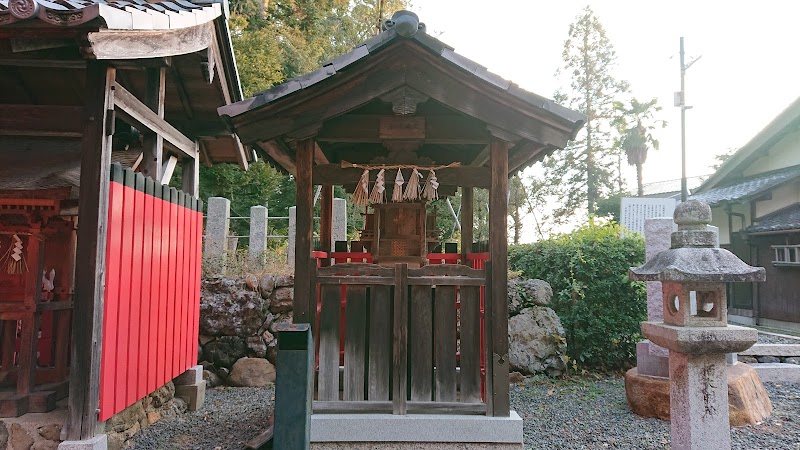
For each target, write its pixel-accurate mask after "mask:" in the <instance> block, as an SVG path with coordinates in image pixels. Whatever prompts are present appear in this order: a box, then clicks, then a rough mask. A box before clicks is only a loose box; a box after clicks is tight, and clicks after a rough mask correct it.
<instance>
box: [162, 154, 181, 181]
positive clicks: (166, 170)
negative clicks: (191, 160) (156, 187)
mask: <svg viewBox="0 0 800 450" xmlns="http://www.w3.org/2000/svg"><path fill="white" fill-rule="evenodd" d="M177 166H178V157H177V156H175V155H169V158H167V162H165V163H164V167H163V168H162V169H161V178H160V179H159V182H160V183H161V184H169V182H170V180H172V174H174V173H175V167H177Z"/></svg>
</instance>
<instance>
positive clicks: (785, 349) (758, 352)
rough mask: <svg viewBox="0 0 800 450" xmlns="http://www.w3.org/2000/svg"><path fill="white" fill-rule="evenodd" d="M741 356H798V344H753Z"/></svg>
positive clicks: (799, 351) (799, 346) (799, 348)
mask: <svg viewBox="0 0 800 450" xmlns="http://www.w3.org/2000/svg"><path fill="white" fill-rule="evenodd" d="M739 355H741V356H783V357H786V356H800V344H755V345H753V346H752V347H750V348H748V349H747V350H745V351H743V352H739Z"/></svg>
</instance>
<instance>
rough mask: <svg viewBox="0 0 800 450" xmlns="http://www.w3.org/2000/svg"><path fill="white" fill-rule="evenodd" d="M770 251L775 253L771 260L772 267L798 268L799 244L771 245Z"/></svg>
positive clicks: (799, 261)
mask: <svg viewBox="0 0 800 450" xmlns="http://www.w3.org/2000/svg"><path fill="white" fill-rule="evenodd" d="M772 250H773V251H774V252H775V254H774V258H773V259H772V265H773V266H795V267H800V244H797V245H773V246H772Z"/></svg>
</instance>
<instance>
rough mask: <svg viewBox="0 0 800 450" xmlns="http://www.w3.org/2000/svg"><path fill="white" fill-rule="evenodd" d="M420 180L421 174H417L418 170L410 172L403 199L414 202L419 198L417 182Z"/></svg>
mask: <svg viewBox="0 0 800 450" xmlns="http://www.w3.org/2000/svg"><path fill="white" fill-rule="evenodd" d="M421 178H422V174H421V173H419V170H417V169H416V168H415V169H414V170H412V171H411V176H410V177H408V184H407V185H406V192H405V193H404V194H403V198H404V199H406V200H410V201H414V200H416V199H418V198H419V189H420V187H419V180H420V179H421Z"/></svg>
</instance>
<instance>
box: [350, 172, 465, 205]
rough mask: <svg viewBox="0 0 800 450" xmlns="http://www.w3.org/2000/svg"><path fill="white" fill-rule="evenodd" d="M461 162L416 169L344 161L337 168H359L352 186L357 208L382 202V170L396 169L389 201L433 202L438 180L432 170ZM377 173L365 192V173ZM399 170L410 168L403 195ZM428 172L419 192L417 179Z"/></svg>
mask: <svg viewBox="0 0 800 450" xmlns="http://www.w3.org/2000/svg"><path fill="white" fill-rule="evenodd" d="M459 166H461V163H459V162H454V163H450V164H446V165H441V166H417V165H414V164H378V165H369V164H353V163H350V162H347V161H342V162H341V167H342V168H343V169H347V168H354V167H355V168H359V169H363V170H364V172H363V173H362V174H361V179H359V181H358V185H356V189H355V191H354V192H353V203H354V204H355V205H357V206H367V205H368V204H369V203H383V202H385V201H386V196H385V192H386V183H385V173H384V172H385V171H386V170H395V169H397V175H396V176H395V178H394V190H393V191H392V201H393V202H402V201H403V200H404V199H405V200H409V201H415V200H417V199H421V198H422V199H427V200H436V199H438V198H439V192H438V189H439V181H438V180H437V178H436V173H435V172H434V171H435V170H439V169H447V168H451V167H459ZM373 169H374V170H380V172H379V173H378V176H377V179H376V181H375V186H374V187H373V189H372V193H370V190H369V171H370V170H373ZM403 169H411V170H412V172H411V176H410V177H409V180H408V185H407V186H406V189H405V193H404V192H403V184H405V183H406V181H405V179H404V178H403V172H402V170H403ZM421 170H422V171H424V170H428V171H430V172H429V173H428V177H427V179H426V180H425V186H424V187H423V188H422V189H420V185H419V184H420V180H421V179H422V174H421V173H420V171H421Z"/></svg>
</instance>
